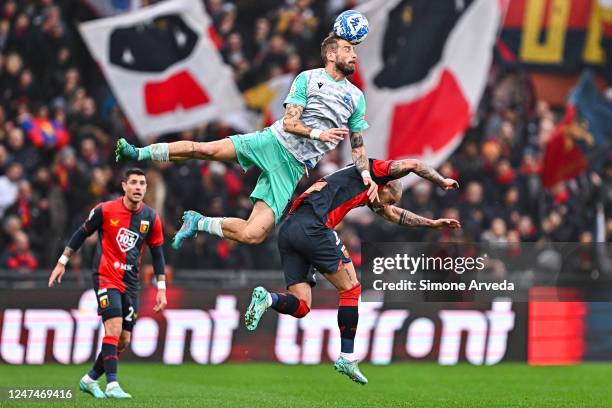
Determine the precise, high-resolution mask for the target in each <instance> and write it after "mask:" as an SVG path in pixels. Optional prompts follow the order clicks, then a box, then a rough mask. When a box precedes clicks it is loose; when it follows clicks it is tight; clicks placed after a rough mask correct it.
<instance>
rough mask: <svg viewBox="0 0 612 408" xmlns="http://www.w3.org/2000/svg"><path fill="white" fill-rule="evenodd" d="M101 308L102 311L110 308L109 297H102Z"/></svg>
mask: <svg viewBox="0 0 612 408" xmlns="http://www.w3.org/2000/svg"><path fill="white" fill-rule="evenodd" d="M100 307H101V308H102V309H104V308H107V307H108V295H104V296H101V297H100Z"/></svg>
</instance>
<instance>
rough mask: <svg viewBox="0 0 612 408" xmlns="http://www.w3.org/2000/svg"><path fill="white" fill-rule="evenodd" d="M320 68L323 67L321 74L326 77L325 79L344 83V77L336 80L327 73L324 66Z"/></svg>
mask: <svg viewBox="0 0 612 408" xmlns="http://www.w3.org/2000/svg"><path fill="white" fill-rule="evenodd" d="M322 69H323V74H324V75H325V76H326V77H327V79H329V80H330V81H332V82H335V83H337V84H346V77H344V78H342V79H341V80H339V81H336V80H335V79H334V78H332V77H331V75H329V74H328V73H327V71H326V70H325V68H322Z"/></svg>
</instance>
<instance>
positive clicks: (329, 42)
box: [321, 31, 342, 64]
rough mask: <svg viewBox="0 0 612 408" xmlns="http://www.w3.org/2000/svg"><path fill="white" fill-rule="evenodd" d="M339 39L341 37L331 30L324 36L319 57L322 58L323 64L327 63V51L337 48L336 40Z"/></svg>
mask: <svg viewBox="0 0 612 408" xmlns="http://www.w3.org/2000/svg"><path fill="white" fill-rule="evenodd" d="M341 39H342V38H340V37H338V36H337V35H336V34H335V33H334V32H333V31H332V32H331V33H329V34H328V35H327V37H325V39H324V40H323V42H322V43H321V59H322V60H323V64H327V52H328V51H330V50H332V51H333V50H335V49H336V48H338V40H341Z"/></svg>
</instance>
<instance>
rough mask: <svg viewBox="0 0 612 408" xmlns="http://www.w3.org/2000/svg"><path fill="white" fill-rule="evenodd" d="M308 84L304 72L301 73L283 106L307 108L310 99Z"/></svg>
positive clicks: (294, 81)
mask: <svg viewBox="0 0 612 408" xmlns="http://www.w3.org/2000/svg"><path fill="white" fill-rule="evenodd" d="M307 83H308V80H307V78H306V74H305V73H304V72H301V73H300V74H299V75H298V76H297V77H295V79H294V80H293V84H291V89H289V95H287V98H285V102H283V105H286V104H288V103H293V104H295V105H300V106H306V101H307V99H308V98H307V96H306V87H307Z"/></svg>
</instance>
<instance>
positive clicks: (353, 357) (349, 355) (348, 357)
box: [340, 353, 357, 361]
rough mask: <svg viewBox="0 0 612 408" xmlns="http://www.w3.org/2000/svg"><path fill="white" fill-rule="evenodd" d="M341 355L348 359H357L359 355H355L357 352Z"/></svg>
mask: <svg viewBox="0 0 612 408" xmlns="http://www.w3.org/2000/svg"><path fill="white" fill-rule="evenodd" d="M340 357H344V359H345V360H347V361H355V360H357V357H355V353H340Z"/></svg>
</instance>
